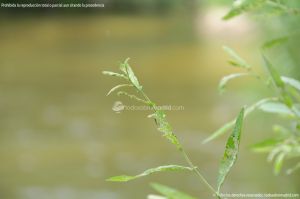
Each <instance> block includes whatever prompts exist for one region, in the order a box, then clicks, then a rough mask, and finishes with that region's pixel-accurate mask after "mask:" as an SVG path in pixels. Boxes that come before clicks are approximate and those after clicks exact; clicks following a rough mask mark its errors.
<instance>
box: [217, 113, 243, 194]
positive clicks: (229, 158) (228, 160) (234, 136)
mask: <svg viewBox="0 0 300 199" xmlns="http://www.w3.org/2000/svg"><path fill="white" fill-rule="evenodd" d="M243 120H244V108H242V110H241V111H240V113H239V115H238V117H237V119H236V122H235V126H234V129H233V131H232V133H231V135H230V137H229V138H228V140H227V143H226V148H225V152H224V156H223V158H222V161H221V164H220V167H219V174H218V180H217V187H218V193H219V192H220V188H221V186H222V184H223V183H224V180H225V178H226V176H227V175H228V173H229V171H230V169H231V168H232V166H233V165H234V163H235V162H236V159H237V156H238V151H239V145H240V139H241V133H242V127H243Z"/></svg>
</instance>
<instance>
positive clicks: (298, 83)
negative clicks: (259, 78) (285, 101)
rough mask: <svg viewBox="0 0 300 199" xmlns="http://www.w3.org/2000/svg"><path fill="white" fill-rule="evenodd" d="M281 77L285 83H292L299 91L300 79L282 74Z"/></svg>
mask: <svg viewBox="0 0 300 199" xmlns="http://www.w3.org/2000/svg"><path fill="white" fill-rule="evenodd" d="M281 79H282V81H283V82H284V83H285V84H287V85H290V86H292V87H294V88H295V89H297V90H298V91H300V81H298V80H296V79H293V78H291V77H284V76H281Z"/></svg>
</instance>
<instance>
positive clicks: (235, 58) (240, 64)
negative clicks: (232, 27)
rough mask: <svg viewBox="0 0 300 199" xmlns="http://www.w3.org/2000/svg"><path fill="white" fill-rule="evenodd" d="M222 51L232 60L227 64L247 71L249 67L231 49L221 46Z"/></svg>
mask: <svg viewBox="0 0 300 199" xmlns="http://www.w3.org/2000/svg"><path fill="white" fill-rule="evenodd" d="M223 50H224V51H225V52H226V53H227V54H228V55H229V56H230V57H231V58H232V59H233V60H230V61H229V63H230V64H231V65H233V66H237V67H241V68H246V69H249V68H251V66H250V65H249V64H248V63H247V62H246V61H245V60H244V59H243V58H241V57H240V56H239V55H238V54H237V53H236V52H235V51H234V50H233V49H231V48H229V47H228V46H223Z"/></svg>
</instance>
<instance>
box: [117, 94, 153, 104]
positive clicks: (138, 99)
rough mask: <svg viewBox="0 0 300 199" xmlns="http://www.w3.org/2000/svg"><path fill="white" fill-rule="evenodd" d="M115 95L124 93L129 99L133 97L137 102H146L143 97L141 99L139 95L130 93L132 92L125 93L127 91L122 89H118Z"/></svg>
mask: <svg viewBox="0 0 300 199" xmlns="http://www.w3.org/2000/svg"><path fill="white" fill-rule="evenodd" d="M117 95H119V96H120V95H125V96H127V97H129V98H130V99H134V100H136V101H138V102H142V103H144V104H148V102H147V101H145V100H143V99H141V98H139V97H137V96H135V95H132V94H129V93H127V92H124V91H119V92H118V93H117Z"/></svg>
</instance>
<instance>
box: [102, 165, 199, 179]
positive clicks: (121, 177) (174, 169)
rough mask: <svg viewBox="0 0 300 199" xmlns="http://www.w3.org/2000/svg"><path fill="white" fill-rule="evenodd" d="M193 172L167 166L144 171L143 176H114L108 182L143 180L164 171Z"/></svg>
mask: <svg viewBox="0 0 300 199" xmlns="http://www.w3.org/2000/svg"><path fill="white" fill-rule="evenodd" d="M183 170H187V171H193V170H194V168H191V167H185V166H179V165H166V166H159V167H156V168H151V169H148V170H146V171H144V172H143V173H141V174H138V175H135V176H128V175H120V176H114V177H111V178H108V179H107V181H112V182H127V181H130V180H134V179H137V178H141V177H144V176H148V175H150V174H153V173H156V172H162V171H183Z"/></svg>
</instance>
